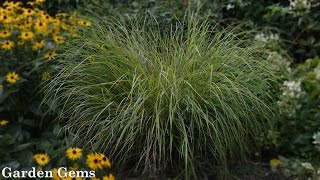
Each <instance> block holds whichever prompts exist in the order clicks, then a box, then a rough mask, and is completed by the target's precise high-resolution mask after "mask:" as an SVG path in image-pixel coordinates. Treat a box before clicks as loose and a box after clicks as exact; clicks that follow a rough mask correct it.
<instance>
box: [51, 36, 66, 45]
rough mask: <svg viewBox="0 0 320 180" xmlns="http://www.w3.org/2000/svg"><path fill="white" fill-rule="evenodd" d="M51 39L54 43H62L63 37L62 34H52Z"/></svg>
mask: <svg viewBox="0 0 320 180" xmlns="http://www.w3.org/2000/svg"><path fill="white" fill-rule="evenodd" d="M53 41H54V42H55V43H56V44H63V43H64V38H63V37H62V36H54V37H53Z"/></svg>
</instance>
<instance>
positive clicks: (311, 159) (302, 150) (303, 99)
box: [278, 57, 320, 172]
mask: <svg viewBox="0 0 320 180" xmlns="http://www.w3.org/2000/svg"><path fill="white" fill-rule="evenodd" d="M319 81H320V60H319V58H318V57H316V58H313V59H308V60H307V61H305V63H303V64H300V65H298V66H297V67H295V68H294V70H293V71H292V72H291V76H290V77H288V80H287V81H285V82H284V84H283V85H284V86H283V94H282V95H281V98H280V101H279V105H280V108H281V109H280V110H281V118H282V120H281V124H280V129H279V136H280V138H279V139H278V145H279V150H280V153H281V154H282V155H283V156H286V158H290V159H293V160H292V161H294V162H300V166H295V167H300V169H301V167H302V163H306V162H307V163H309V164H311V166H312V165H313V166H315V167H320V164H319V162H320V156H319V150H320V149H319V134H318V132H319V131H320V122H319V118H320V86H319ZM288 162H291V161H288ZM287 164H288V165H287V167H290V166H291V165H290V163H287ZM291 169H295V168H292V167H291ZM302 169H303V168H302ZM295 171H296V172H298V170H297V169H295ZM299 172H300V171H299Z"/></svg>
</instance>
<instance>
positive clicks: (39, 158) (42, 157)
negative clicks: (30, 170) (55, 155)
mask: <svg viewBox="0 0 320 180" xmlns="http://www.w3.org/2000/svg"><path fill="white" fill-rule="evenodd" d="M33 159H34V160H35V161H36V163H37V164H39V165H40V166H45V165H46V164H48V163H49V162H50V157H49V155H48V154H35V155H33Z"/></svg>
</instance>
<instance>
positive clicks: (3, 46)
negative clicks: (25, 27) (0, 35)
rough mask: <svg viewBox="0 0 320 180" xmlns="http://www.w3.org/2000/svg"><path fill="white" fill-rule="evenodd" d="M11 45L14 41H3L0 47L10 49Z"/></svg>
mask: <svg viewBox="0 0 320 180" xmlns="http://www.w3.org/2000/svg"><path fill="white" fill-rule="evenodd" d="M13 46H14V43H13V42H12V41H4V42H3V43H2V46H1V47H2V49H5V50H10V49H12V48H13Z"/></svg>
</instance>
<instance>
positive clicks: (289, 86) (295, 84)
mask: <svg viewBox="0 0 320 180" xmlns="http://www.w3.org/2000/svg"><path fill="white" fill-rule="evenodd" d="M283 85H284V86H285V89H284V91H283V94H282V95H284V96H289V97H292V98H298V97H300V95H301V81H284V83H283Z"/></svg>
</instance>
